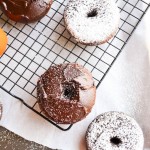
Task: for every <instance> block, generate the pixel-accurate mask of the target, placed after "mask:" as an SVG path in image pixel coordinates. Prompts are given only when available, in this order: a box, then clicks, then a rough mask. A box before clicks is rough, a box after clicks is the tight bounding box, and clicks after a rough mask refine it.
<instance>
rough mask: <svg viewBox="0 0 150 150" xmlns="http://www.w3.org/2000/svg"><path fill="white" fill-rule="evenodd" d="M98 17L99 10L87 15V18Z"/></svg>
mask: <svg viewBox="0 0 150 150" xmlns="http://www.w3.org/2000/svg"><path fill="white" fill-rule="evenodd" d="M97 15H98V12H97V9H93V10H91V11H90V12H89V13H88V14H87V17H88V18H93V17H96V16H97Z"/></svg>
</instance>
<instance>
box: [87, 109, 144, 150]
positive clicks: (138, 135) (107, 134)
mask: <svg viewBox="0 0 150 150" xmlns="http://www.w3.org/2000/svg"><path fill="white" fill-rule="evenodd" d="M86 143H87V148H88V150H143V145H144V137H143V132H142V130H141V128H140V127H139V125H138V124H137V122H136V121H135V120H134V119H133V118H131V117H129V116H127V115H125V114H124V113H122V112H106V113H104V114H101V115H99V116H98V117H97V118H96V119H94V120H93V122H92V123H91V124H90V125H89V127H88V130H87V133H86Z"/></svg>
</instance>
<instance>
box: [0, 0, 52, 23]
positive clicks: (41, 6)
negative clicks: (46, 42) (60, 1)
mask: <svg viewBox="0 0 150 150" xmlns="http://www.w3.org/2000/svg"><path fill="white" fill-rule="evenodd" d="M51 4H52V0H0V7H1V9H2V11H3V12H4V14H6V16H7V17H8V18H10V19H11V20H13V21H18V22H23V23H28V22H34V21H38V20H40V19H41V18H42V17H44V16H45V15H46V14H47V12H48V11H49V9H50V7H51Z"/></svg>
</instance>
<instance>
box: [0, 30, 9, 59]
mask: <svg viewBox="0 0 150 150" xmlns="http://www.w3.org/2000/svg"><path fill="white" fill-rule="evenodd" d="M7 43H8V38H7V35H6V33H5V32H4V31H3V30H2V29H1V28H0V57H1V56H2V55H3V54H4V52H5V51H6V47H7Z"/></svg>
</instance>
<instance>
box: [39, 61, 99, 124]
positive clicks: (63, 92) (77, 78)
mask: <svg viewBox="0 0 150 150" xmlns="http://www.w3.org/2000/svg"><path fill="white" fill-rule="evenodd" d="M95 93H96V88H95V86H94V83H93V78H92V75H91V74H90V73H89V72H88V71H87V70H86V69H85V68H83V67H82V66H80V65H78V64H75V63H70V64H61V65H56V66H52V67H50V68H49V69H48V70H47V71H46V72H45V73H44V74H43V75H42V76H41V78H40V79H39V81H38V84H37V95H38V103H39V105H40V108H41V109H42V110H43V112H44V113H45V114H46V115H47V116H48V117H49V118H50V119H52V120H53V121H55V122H57V123H63V124H68V123H69V124H70V123H75V122H77V121H80V120H82V119H83V118H84V117H86V116H87V114H89V112H90V111H91V109H92V106H93V105H94V103H95Z"/></svg>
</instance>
